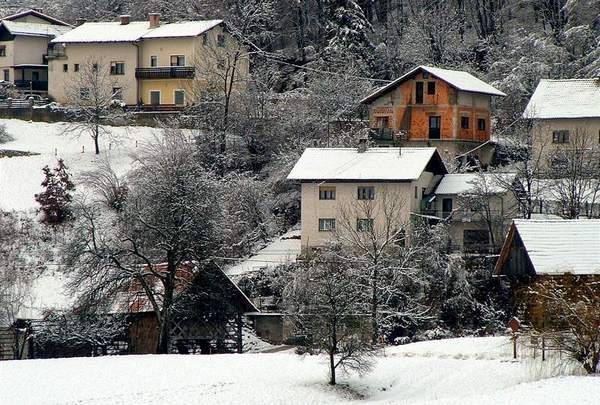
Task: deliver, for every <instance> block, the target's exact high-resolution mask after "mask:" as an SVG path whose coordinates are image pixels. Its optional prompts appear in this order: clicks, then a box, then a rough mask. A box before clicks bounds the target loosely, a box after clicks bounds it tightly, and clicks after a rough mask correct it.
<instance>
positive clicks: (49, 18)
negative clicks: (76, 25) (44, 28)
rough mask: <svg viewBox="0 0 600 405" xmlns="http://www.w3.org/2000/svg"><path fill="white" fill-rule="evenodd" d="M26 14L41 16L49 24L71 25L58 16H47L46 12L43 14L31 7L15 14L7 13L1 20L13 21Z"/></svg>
mask: <svg viewBox="0 0 600 405" xmlns="http://www.w3.org/2000/svg"><path fill="white" fill-rule="evenodd" d="M28 15H33V16H35V17H38V18H41V19H42V20H46V21H48V22H49V23H51V24H56V25H64V26H71V25H70V24H69V23H66V22H64V21H62V20H59V19H58V18H54V17H52V16H49V15H48V14H44V13H42V12H41V11H37V10H33V9H30V10H25V11H21V12H18V13H16V14H11V15H7V16H6V17H2V20H9V21H14V20H17V19H19V18H23V17H27V16H28Z"/></svg>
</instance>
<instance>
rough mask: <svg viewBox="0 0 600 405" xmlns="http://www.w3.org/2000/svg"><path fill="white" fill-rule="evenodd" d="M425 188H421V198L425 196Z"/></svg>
mask: <svg viewBox="0 0 600 405" xmlns="http://www.w3.org/2000/svg"><path fill="white" fill-rule="evenodd" d="M426 190H427V189H426V188H425V187H423V188H421V198H423V197H425V191H426Z"/></svg>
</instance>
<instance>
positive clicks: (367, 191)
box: [358, 187, 375, 200]
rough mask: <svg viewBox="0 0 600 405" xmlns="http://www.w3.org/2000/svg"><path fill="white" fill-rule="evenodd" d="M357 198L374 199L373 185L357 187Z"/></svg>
mask: <svg viewBox="0 0 600 405" xmlns="http://www.w3.org/2000/svg"><path fill="white" fill-rule="evenodd" d="M358 199H359V200H374V199H375V187H359V188H358Z"/></svg>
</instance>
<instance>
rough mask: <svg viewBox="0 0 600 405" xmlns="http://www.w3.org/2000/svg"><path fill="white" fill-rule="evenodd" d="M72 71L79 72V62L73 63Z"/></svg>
mask: <svg viewBox="0 0 600 405" xmlns="http://www.w3.org/2000/svg"><path fill="white" fill-rule="evenodd" d="M73 72H79V63H75V64H74V65H73Z"/></svg>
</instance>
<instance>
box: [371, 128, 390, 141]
mask: <svg viewBox="0 0 600 405" xmlns="http://www.w3.org/2000/svg"><path fill="white" fill-rule="evenodd" d="M369 135H370V137H371V139H372V140H374V141H393V140H394V131H393V130H392V128H371V131H370V132H369Z"/></svg>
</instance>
